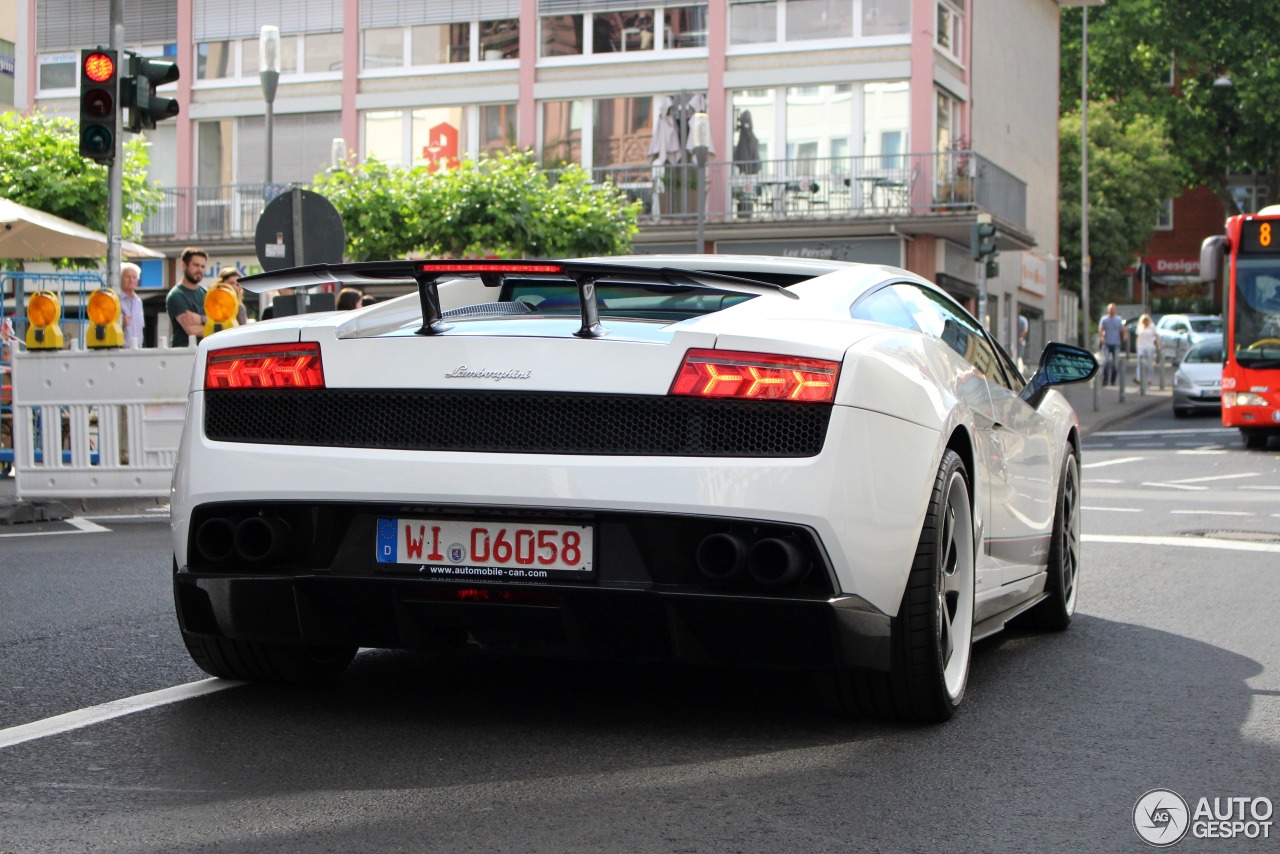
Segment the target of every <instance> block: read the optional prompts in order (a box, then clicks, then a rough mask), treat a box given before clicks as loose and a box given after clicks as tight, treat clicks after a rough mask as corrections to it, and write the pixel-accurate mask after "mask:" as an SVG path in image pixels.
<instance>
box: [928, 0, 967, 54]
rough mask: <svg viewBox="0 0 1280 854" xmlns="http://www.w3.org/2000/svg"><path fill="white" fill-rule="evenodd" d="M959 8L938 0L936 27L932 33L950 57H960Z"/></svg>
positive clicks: (943, 0) (960, 18)
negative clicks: (935, 30)
mask: <svg viewBox="0 0 1280 854" xmlns="http://www.w3.org/2000/svg"><path fill="white" fill-rule="evenodd" d="M962 20H963V18H962V17H961V15H960V10H959V9H957V8H956V7H955V6H952V5H951V4H950V3H948V2H946V0H938V28H937V32H936V33H935V34H934V37H935V39H936V43H937V45H938V47H939V48H941V49H942V51H943V52H944V53H946V54H949V55H950V56H952V57H955V58H957V59H958V58H959V57H960V35H961V22H962Z"/></svg>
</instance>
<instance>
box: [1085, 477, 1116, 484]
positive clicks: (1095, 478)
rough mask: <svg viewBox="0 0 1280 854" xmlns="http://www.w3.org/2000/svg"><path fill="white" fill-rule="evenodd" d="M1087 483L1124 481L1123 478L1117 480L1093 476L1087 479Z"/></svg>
mask: <svg viewBox="0 0 1280 854" xmlns="http://www.w3.org/2000/svg"><path fill="white" fill-rule="evenodd" d="M1085 483H1124V481H1123V480H1116V479H1115V478H1111V477H1091V478H1087V479H1086V480H1085Z"/></svg>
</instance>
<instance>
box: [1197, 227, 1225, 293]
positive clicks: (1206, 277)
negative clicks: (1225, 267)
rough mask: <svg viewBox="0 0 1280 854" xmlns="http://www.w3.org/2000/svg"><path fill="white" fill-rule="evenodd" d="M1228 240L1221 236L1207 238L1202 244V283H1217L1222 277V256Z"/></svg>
mask: <svg viewBox="0 0 1280 854" xmlns="http://www.w3.org/2000/svg"><path fill="white" fill-rule="evenodd" d="M1226 242H1227V241H1226V238H1224V237H1223V236H1222V235H1221V234H1215V235H1213V236H1212V237H1206V238H1205V239H1204V242H1203V243H1201V244H1200V281H1202V282H1216V281H1218V278H1219V277H1220V276H1221V275H1222V254H1223V251H1224V250H1225V249H1226Z"/></svg>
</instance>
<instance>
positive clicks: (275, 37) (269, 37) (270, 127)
mask: <svg viewBox="0 0 1280 854" xmlns="http://www.w3.org/2000/svg"><path fill="white" fill-rule="evenodd" d="M258 77H259V79H260V80H261V81H262V97H263V98H264V99H265V100H266V102H267V117H266V127H267V168H266V173H265V176H264V177H265V181H264V183H266V184H270V183H271V182H272V175H271V165H272V164H271V155H272V148H273V146H272V142H273V141H274V140H273V137H274V136H275V109H274V106H273V105H274V104H275V100H276V86H277V84H279V82H280V28H279V27H277V26H274V25H272V24H267V25H265V26H264V27H263V28H262V33H261V35H260V36H259V37H258Z"/></svg>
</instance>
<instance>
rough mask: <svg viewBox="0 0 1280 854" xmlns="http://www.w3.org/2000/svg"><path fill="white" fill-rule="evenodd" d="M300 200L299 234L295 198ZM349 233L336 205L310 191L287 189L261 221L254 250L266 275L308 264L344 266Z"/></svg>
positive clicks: (275, 200)
mask: <svg viewBox="0 0 1280 854" xmlns="http://www.w3.org/2000/svg"><path fill="white" fill-rule="evenodd" d="M295 198H297V199H299V200H300V206H299V207H300V210H301V222H300V223H299V225H300V228H299V229H298V231H299V234H297V235H295V230H294V225H295V224H294V220H293V203H294V199H295ZM346 242H347V234H346V231H345V230H343V228H342V216H341V215H340V214H339V213H338V209H337V208H335V207H334V206H333V202H331V201H329V200H328V199H326V198H325V197H324V196H321V195H319V194H318V193H313V192H311V191H310V190H299V189H296V188H295V189H292V190H285V191H284V192H283V193H281V194H280V195H278V196H276V197H275V198H274V199H272V200H271V202H270V203H269V204H268V205H267V207H266V209H265V210H264V211H263V212H262V216H261V217H259V219H258V227H257V229H256V230H255V232H254V235H253V247H254V249H255V250H256V251H257V253H258V263H259V264H261V265H262V269H263V270H264V271H265V272H268V273H271V272H274V271H276V270H284V269H286V268H288V267H299V266H302V265H304V264H341V263H342V250H343V247H344V246H346Z"/></svg>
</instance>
